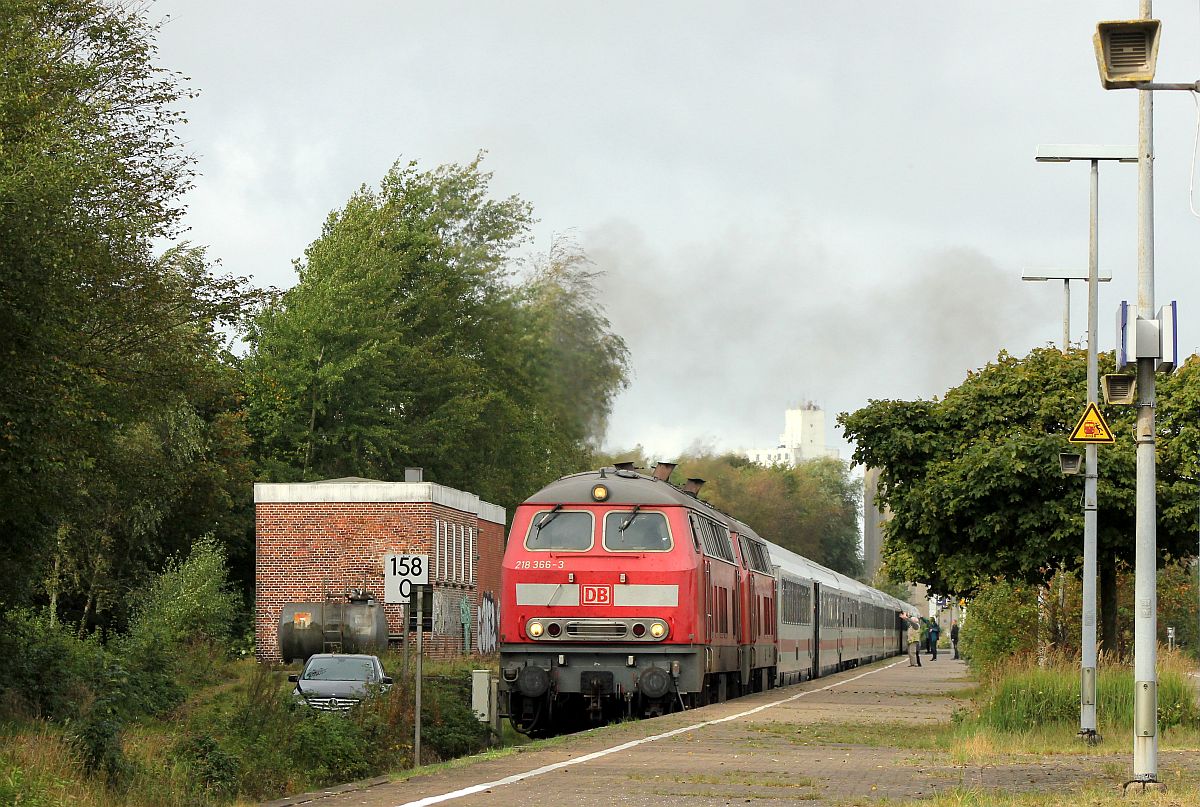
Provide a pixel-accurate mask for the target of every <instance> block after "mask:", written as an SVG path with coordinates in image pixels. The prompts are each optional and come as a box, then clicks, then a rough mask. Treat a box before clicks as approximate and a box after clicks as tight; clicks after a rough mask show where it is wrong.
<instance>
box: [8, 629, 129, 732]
mask: <svg viewBox="0 0 1200 807" xmlns="http://www.w3.org/2000/svg"><path fill="white" fill-rule="evenodd" d="M0 657H2V658H3V659H4V664H0V693H2V694H3V702H4V703H5V704H6V706H7V708H8V709H9V710H10V711H13V710H15V711H17V712H18V713H19V712H27V713H30V714H31V715H32V716H35V717H44V718H49V719H55V720H66V719H71V718H75V717H78V716H79V715H80V714H82V712H83V711H84V710H86V709H87V708H88V705H89V704H90V703H91V702H92V701H94V700H95V697H96V693H97V692H99V691H101V690H102V689H103V688H104V687H105V686H106V685H107V684H108V683H109V681H108V680H107V678H108V677H109V676H108V674H107V673H108V664H107V662H106V655H105V652H104V648H103V647H101V645H100V642H99V641H98V640H97V639H95V638H94V637H92V638H86V639H80V638H79V637H78V636H77V635H76V632H75V628H74V626H71V625H65V624H62V623H60V622H56V621H54V620H53V619H52V618H51V616H50V614H49V613H46V612H43V613H37V612H34V611H29V610H16V611H10V612H9V613H7V614H5V615H4V617H3V619H2V621H0Z"/></svg>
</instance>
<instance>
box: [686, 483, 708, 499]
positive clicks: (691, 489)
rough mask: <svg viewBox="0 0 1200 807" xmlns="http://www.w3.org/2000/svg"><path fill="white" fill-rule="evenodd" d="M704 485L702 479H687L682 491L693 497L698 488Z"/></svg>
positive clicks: (698, 490)
mask: <svg viewBox="0 0 1200 807" xmlns="http://www.w3.org/2000/svg"><path fill="white" fill-rule="evenodd" d="M702 487H704V480H703V479H689V480H688V481H687V483H686V484H685V485H684V486H683V492H684V493H686V494H687V495H689V496H692V497H695V496H696V494H697V493H699V492H700V488H702Z"/></svg>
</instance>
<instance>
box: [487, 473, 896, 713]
mask: <svg viewBox="0 0 1200 807" xmlns="http://www.w3.org/2000/svg"><path fill="white" fill-rule="evenodd" d="M675 467H676V466H675V464H673V463H658V464H657V465H656V466H655V467H654V469H653V470H652V471H650V472H648V473H640V472H639V469H637V468H635V467H634V466H633V464H632V463H619V464H617V465H614V466H609V467H605V468H601V469H599V470H597V471H591V472H586V473H579V474H573V475H570V476H565V477H562V478H561V479H558V480H556V481H554V482H552V483H550V484H549V485H547V486H546V487H544V488H542V489H541V490H539V491H538V492H537V493H535V494H533V495H532V496H530V497H529V498H528V499H527V500H525V501H524V502H523V503H521V504H520V505H519V506H518V507H517V509H516V512H515V513H514V515H513V521H512V529H511V531H510V533H509V538H508V542H507V545H506V548H505V552H504V558H503V565H502V569H501V592H500V624H499V640H500V648H499V649H500V682H499V687H500V709H501V714H502V715H504V716H507V717H508V719H509V720H510V722H511V723H512V725H513V727H514V728H515V729H516V730H517V731H519V732H521V733H523V734H527V735H530V736H535V737H537V736H548V735H552V734H558V733H563V732H567V731H572V730H577V729H579V728H585V727H587V726H589V725H596V724H599V723H603V722H607V721H610V720H613V719H622V718H628V717H653V716H656V715H660V714H664V713H666V712H671V711H679V710H686V709H691V708H695V707H699V706H704V705H707V704H710V703H715V702H721V701H724V700H726V699H728V698H733V697H737V696H739V695H743V694H748V693H752V692H761V691H764V690H767V689H771V688H773V687H777V686H782V685H787V684H792V683H797V682H800V681H805V680H808V679H811V678H816V677H818V676H822V675H828V674H830V673H833V672H838V671H840V670H845V669H849V668H851V667H855V666H858V665H860V664H864V663H867V662H871V661H874V660H876V659H882V658H886V657H888V656H892V655H896V654H898V653H901V652H903V650H904V644H903V635H902V631H901V626H900V622H899V620H898V615H899V613H900V612H902V611H908V610H911V606H909V605H908V604H907V603H905V602H903V601H902V600H899V599H896V598H895V597H892V596H891V595H889V594H886V593H884V592H882V591H878V590H876V589H874V588H871V587H870V586H867V585H865V584H863V583H860V582H858V581H856V580H854V579H852V578H850V577H847V576H846V575H843V574H839V573H838V572H835V571H833V570H831V569H828V568H826V567H824V566H822V565H820V564H818V563H816V562H814V561H811V560H809V559H807V558H804V557H802V556H800V555H798V554H796V553H794V552H791V551H789V550H787V549H785V548H783V547H781V546H778V545H776V544H774V543H771V542H770V541H767V540H766V539H764V538H762V537H761V536H759V535H758V534H757V533H755V531H754V530H753V529H752V528H751V527H750V526H749V525H747V524H744V523H742V522H741V521H739V520H737V519H736V518H733V517H732V516H730V515H727V514H726V513H723V512H722V511H720V510H718V509H717V508H715V507H712V506H711V505H709V504H708V503H706V502H704V501H702V500H701V499H700V498H699V496H698V494H699V492H700V488H701V486H702V485H703V484H704V482H703V480H700V479H689V480H688V481H687V482H686V483H685V484H684V485H682V486H676V485H674V484H672V483H671V482H670V481H669V479H670V477H671V475H672V473H673V472H674V470H675Z"/></svg>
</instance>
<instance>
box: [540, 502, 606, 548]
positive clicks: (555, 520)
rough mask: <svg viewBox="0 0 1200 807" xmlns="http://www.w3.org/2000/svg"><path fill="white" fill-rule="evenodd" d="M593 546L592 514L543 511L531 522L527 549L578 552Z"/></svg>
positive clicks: (555, 510)
mask: <svg viewBox="0 0 1200 807" xmlns="http://www.w3.org/2000/svg"><path fill="white" fill-rule="evenodd" d="M591 545H592V514H591V513H585V512H582V511H578V510H576V511H574V512H572V511H568V510H560V509H554V510H543V511H542V512H540V513H537V514H536V515H534V517H533V520H532V521H530V522H529V532H528V533H527V534H526V536H525V548H526V549H558V550H565V551H568V552H571V551H574V552H578V551H580V550H584V549H588V548H590V547H591Z"/></svg>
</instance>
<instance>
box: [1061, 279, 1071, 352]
mask: <svg viewBox="0 0 1200 807" xmlns="http://www.w3.org/2000/svg"><path fill="white" fill-rule="evenodd" d="M1070 347H1071V281H1070V280H1068V279H1066V278H1063V353H1066V352H1067V350H1068V349H1069V348H1070Z"/></svg>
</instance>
